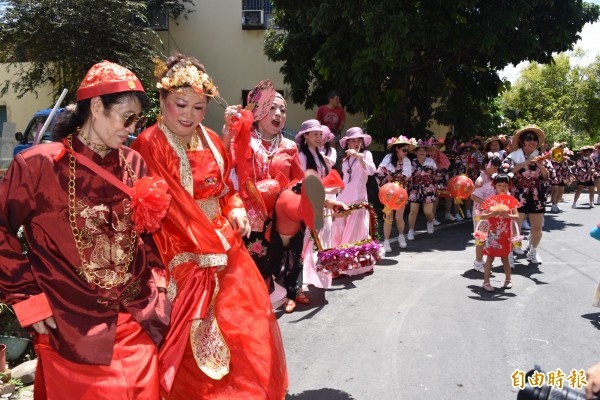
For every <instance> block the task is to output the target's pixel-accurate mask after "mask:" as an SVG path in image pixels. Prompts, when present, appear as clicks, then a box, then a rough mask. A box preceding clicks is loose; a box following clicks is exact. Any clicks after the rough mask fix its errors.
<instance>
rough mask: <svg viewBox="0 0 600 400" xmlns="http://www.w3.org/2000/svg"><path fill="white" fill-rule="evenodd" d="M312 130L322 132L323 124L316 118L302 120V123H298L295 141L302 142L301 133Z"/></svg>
mask: <svg viewBox="0 0 600 400" xmlns="http://www.w3.org/2000/svg"><path fill="white" fill-rule="evenodd" d="M313 131H317V132H323V126H322V125H321V123H320V122H319V121H318V120H316V119H309V120H307V121H304V122H303V123H302V125H300V130H299V131H298V133H296V143H298V144H300V143H302V135H304V134H305V133H308V132H313Z"/></svg>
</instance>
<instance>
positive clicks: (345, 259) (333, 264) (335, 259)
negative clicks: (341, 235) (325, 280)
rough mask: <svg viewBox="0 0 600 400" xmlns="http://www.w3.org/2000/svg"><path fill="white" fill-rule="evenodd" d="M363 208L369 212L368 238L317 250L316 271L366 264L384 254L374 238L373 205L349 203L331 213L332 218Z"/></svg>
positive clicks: (375, 227)
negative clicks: (346, 208)
mask: <svg viewBox="0 0 600 400" xmlns="http://www.w3.org/2000/svg"><path fill="white" fill-rule="evenodd" d="M359 209H365V210H368V212H369V236H370V237H369V238H367V239H364V240H361V241H358V242H354V243H347V244H343V245H341V246H339V247H337V248H333V249H328V250H323V249H318V252H317V271H327V272H332V273H337V272H339V271H346V270H349V269H355V268H360V267H366V266H368V265H372V264H375V263H376V262H378V261H380V260H381V259H382V258H383V257H384V256H385V251H384V250H383V246H382V245H381V244H380V243H379V242H378V241H377V240H376V239H371V238H376V236H377V217H376V215H375V210H374V209H373V206H372V205H371V204H369V203H367V202H363V203H356V204H351V205H349V206H348V210H341V211H338V212H335V213H334V214H333V218H334V219H335V218H341V217H346V216H348V215H349V214H350V213H351V212H352V211H354V210H359Z"/></svg>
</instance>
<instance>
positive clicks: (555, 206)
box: [550, 204, 560, 213]
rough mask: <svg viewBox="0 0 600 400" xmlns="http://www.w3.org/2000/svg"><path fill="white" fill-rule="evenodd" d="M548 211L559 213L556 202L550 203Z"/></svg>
mask: <svg viewBox="0 0 600 400" xmlns="http://www.w3.org/2000/svg"><path fill="white" fill-rule="evenodd" d="M550 212H553V213H559V212H560V208H558V206H557V205H556V204H552V207H550Z"/></svg>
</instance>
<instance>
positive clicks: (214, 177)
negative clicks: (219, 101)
mask: <svg viewBox="0 0 600 400" xmlns="http://www.w3.org/2000/svg"><path fill="white" fill-rule="evenodd" d="M155 74H156V75H157V77H158V79H159V83H158V85H157V87H158V88H159V89H160V107H161V116H159V122H158V124H156V125H154V126H152V127H150V128H149V129H147V130H145V131H144V132H142V134H141V135H140V136H139V137H138V138H137V139H136V141H135V142H134V143H133V146H132V147H134V148H135V149H136V150H138V151H139V152H140V153H141V154H142V156H143V157H144V159H145V160H146V162H147V163H148V173H149V175H151V176H154V177H160V178H161V179H165V180H166V181H167V184H168V186H169V193H170V194H171V195H172V200H171V206H170V208H169V211H168V214H167V216H166V218H165V219H164V220H163V224H162V228H161V229H160V230H158V231H157V232H156V233H155V234H154V239H155V241H156V244H157V246H158V248H159V249H160V253H161V256H162V259H163V261H164V263H165V265H167V266H168V270H169V273H170V277H169V278H170V279H169V285H168V289H167V295H168V297H169V298H170V299H171V300H172V302H173V304H172V317H171V329H170V331H169V334H168V335H167V338H166V340H165V344H164V346H163V347H162V349H161V352H160V364H159V368H160V372H161V374H162V378H161V386H162V388H161V390H162V396H163V398H164V399H182V400H183V399H185V400H190V399H203V400H204V399H273V400H281V399H283V398H284V397H285V394H286V390H287V386H288V380H287V369H286V363H285V355H284V352H283V344H282V339H281V334H280V331H279V326H278V325H277V320H276V319H275V315H274V314H273V311H272V309H271V305H270V302H269V296H268V293H267V291H266V290H264V282H263V280H262V278H261V276H260V273H259V272H258V269H257V268H256V266H255V265H254V263H253V261H252V258H251V257H250V255H249V254H248V252H247V251H246V248H245V246H244V243H243V241H242V236H246V235H247V234H249V232H250V225H249V221H248V218H247V216H246V211H245V209H244V208H243V203H242V201H241V199H240V197H239V195H238V194H237V193H236V192H235V191H234V190H233V187H232V185H231V181H230V179H229V175H230V165H229V160H228V158H227V155H226V152H225V149H224V147H223V145H222V143H221V141H220V139H219V136H218V135H217V134H215V133H214V132H213V131H212V130H210V129H208V128H206V127H205V126H203V125H202V124H201V122H202V120H203V118H204V115H205V113H206V107H207V105H208V99H209V97H212V96H215V95H217V89H216V87H215V86H214V85H213V84H212V82H211V81H210V78H209V77H208V75H207V74H206V72H205V70H204V67H203V65H202V64H200V62H199V61H198V60H197V59H195V58H192V57H187V56H184V55H182V54H174V55H172V56H171V57H169V59H168V60H167V62H166V64H163V63H159V65H158V67H157V69H156V70H155Z"/></svg>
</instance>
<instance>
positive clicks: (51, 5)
mask: <svg viewBox="0 0 600 400" xmlns="http://www.w3.org/2000/svg"><path fill="white" fill-rule="evenodd" d="M185 3H191V0H176V1H170V0H150V1H123V0H102V1H97V0H10V1H5V2H4V5H5V7H6V8H5V9H4V10H3V13H2V16H1V19H0V43H2V45H1V46H0V61H1V62H4V63H7V66H6V69H7V71H8V72H13V73H14V72H15V71H16V73H15V75H16V78H15V79H13V80H12V81H6V82H4V83H3V84H2V86H0V88H1V89H0V94H6V93H7V92H8V91H9V90H12V91H14V92H15V93H16V94H17V95H18V97H22V96H23V95H24V94H25V93H35V94H36V95H37V89H38V88H39V87H41V86H45V85H47V84H48V83H52V84H53V87H54V89H55V92H56V93H55V96H56V97H58V94H59V93H60V92H61V91H62V89H63V88H67V89H69V93H68V97H67V99H66V100H67V101H73V100H74V99H75V92H76V89H77V87H78V85H79V83H80V82H81V80H82V79H83V76H84V75H85V73H86V71H87V70H88V69H89V68H90V67H91V66H92V65H93V64H95V63H97V62H100V61H102V60H110V61H113V62H116V63H118V64H121V65H123V66H125V67H127V68H129V69H131V70H132V71H134V72H135V73H136V74H137V75H138V77H139V78H140V79H141V80H142V81H143V82H144V86H145V87H151V86H150V82H152V77H151V76H150V75H151V71H152V68H151V65H150V60H151V58H152V57H153V56H155V55H159V49H158V47H157V44H159V43H160V41H159V40H158V37H157V36H156V34H155V32H154V31H153V30H152V29H150V28H147V27H146V28H144V27H142V26H141V25H143V24H139V23H137V24H136V23H135V21H138V22H139V21H140V20H141V21H142V22H143V21H147V17H146V15H147V9H148V7H154V8H157V7H158V8H160V7H166V9H167V10H168V12H169V14H170V15H171V16H172V17H174V18H176V17H178V16H180V15H182V14H183V15H186V13H187V12H189V11H186V10H185ZM192 4H193V3H192ZM23 61H27V62H28V63H27V64H23V63H22V62H23Z"/></svg>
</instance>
